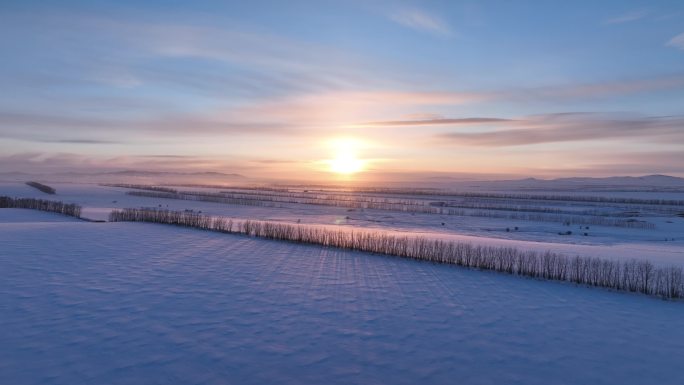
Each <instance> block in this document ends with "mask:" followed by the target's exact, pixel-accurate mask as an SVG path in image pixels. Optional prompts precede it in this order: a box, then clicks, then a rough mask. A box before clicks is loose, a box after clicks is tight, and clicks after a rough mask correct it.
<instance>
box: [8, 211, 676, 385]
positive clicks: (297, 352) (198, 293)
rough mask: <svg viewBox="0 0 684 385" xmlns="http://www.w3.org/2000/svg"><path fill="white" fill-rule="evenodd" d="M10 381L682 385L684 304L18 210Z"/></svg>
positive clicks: (13, 230) (12, 255)
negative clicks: (682, 322)
mask: <svg viewBox="0 0 684 385" xmlns="http://www.w3.org/2000/svg"><path fill="white" fill-rule="evenodd" d="M0 271H1V272H2V279H1V280H0V314H1V315H2V316H1V317H0V384H12V385H22V384H80V383H87V384H265V383H278V384H302V383H310V384H350V383H358V384H417V383H420V384H453V383H462V384H544V385H548V384H664V385H666V384H682V381H683V379H684V373H683V372H682V369H681V353H682V351H684V329H683V328H681V327H679V325H681V321H682V319H684V306H682V303H680V302H666V301H660V300H657V299H653V298H648V297H644V296H639V295H634V294H624V293H614V292H610V291H607V290H602V289H592V288H585V287H574V286H573V285H569V284H561V283H554V282H542V281H536V280H531V279H521V278H519V277H510V276H506V275H502V274H496V273H487V272H479V271H470V270H466V269H462V268H457V267H452V266H444V265H434V264H430V263H424V262H416V261H410V260H404V259H399V258H391V257H382V256H377V255H370V254H364V253H355V252H346V251H340V250H335V249H326V248H322V247H317V246H303V245H296V244H291V243H284V242H276V241H266V240H257V239H253V238H247V237H244V236H236V235H227V234H217V233H210V232H202V231H197V230H192V229H182V228H175V227H170V226H162V225H153V224H139V223H92V222H80V221H76V220H73V219H70V218H67V217H62V216H58V215H56V214H50V213H42V212H36V211H31V210H20V209H0Z"/></svg>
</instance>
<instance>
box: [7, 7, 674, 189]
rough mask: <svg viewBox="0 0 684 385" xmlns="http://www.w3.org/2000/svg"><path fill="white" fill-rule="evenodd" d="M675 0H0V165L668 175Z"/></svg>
mask: <svg viewBox="0 0 684 385" xmlns="http://www.w3.org/2000/svg"><path fill="white" fill-rule="evenodd" d="M683 18H684V4H682V3H681V2H679V1H661V2H658V3H655V4H654V3H652V2H648V1H603V2H588V1H580V2H572V3H567V2H560V1H558V2H555V1H554V2H515V3H513V2H496V1H478V2H475V1H472V2H471V1H458V2H443V1H379V2H372V3H368V2H362V1H350V2H333V1H330V2H328V1H326V2H306V1H292V2H273V1H255V2H250V3H244V2H218V1H216V2H214V1H200V2H190V3H173V5H170V4H169V3H165V2H156V1H146V2H130V1H119V2H107V1H88V2H85V1H64V2H60V3H59V5H57V4H49V5H45V4H41V3H40V2H34V1H25V2H18V3H13V4H4V6H3V12H2V14H0V31H2V32H3V33H2V37H0V46H1V47H2V50H3V52H4V55H3V58H4V60H3V64H2V65H0V81H2V84H3V90H4V92H3V94H2V96H0V98H1V99H0V100H2V102H1V105H0V173H7V172H27V173H48V174H49V173H65V172H107V171H121V170H149V171H167V172H168V171H173V172H188V173H195V172H222V173H236V174H241V175H244V176H247V177H249V178H256V179H291V180H310V181H314V182H336V181H339V180H346V181H349V180H355V181H367V182H368V181H370V182H372V181H373V180H377V181H382V180H386V179H388V178H391V179H396V180H411V179H412V178H430V177H435V178H462V179H480V180H485V179H492V180H498V179H518V178H526V177H536V178H544V179H549V178H563V177H607V176H642V175H649V174H666V175H672V176H678V177H684V111H683V109H682V106H684V70H682V66H681V64H682V59H684V28H683V27H682V23H681V22H682V19H683Z"/></svg>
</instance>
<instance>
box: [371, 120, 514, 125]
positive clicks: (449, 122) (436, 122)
mask: <svg viewBox="0 0 684 385" xmlns="http://www.w3.org/2000/svg"><path fill="white" fill-rule="evenodd" d="M508 122H512V120H510V119H500V118H457V119H453V118H432V119H412V120H386V121H376V122H367V123H362V124H360V125H359V126H362V127H363V126H375V127H392V126H445V125H448V126H454V125H473V124H491V123H508Z"/></svg>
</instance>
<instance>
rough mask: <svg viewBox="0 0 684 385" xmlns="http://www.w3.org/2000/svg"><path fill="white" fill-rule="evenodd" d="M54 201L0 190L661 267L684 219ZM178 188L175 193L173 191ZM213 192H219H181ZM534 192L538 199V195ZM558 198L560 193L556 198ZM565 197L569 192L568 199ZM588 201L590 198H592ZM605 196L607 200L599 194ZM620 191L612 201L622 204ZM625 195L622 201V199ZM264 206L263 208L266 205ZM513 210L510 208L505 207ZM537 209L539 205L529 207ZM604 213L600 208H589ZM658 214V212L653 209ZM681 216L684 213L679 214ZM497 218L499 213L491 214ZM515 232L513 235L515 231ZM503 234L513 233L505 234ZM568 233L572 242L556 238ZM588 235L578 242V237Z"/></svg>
mask: <svg viewBox="0 0 684 385" xmlns="http://www.w3.org/2000/svg"><path fill="white" fill-rule="evenodd" d="M51 185H53V186H54V187H55V188H56V189H57V192H58V193H57V195H54V196H48V195H46V194H44V193H42V192H40V191H38V190H35V189H33V188H31V187H29V186H26V185H24V184H22V183H19V182H2V183H0V195H8V196H12V197H35V198H42V199H55V200H61V201H65V202H68V203H77V204H79V205H82V206H83V215H84V216H85V217H86V218H90V219H97V220H104V219H106V218H107V215H108V214H109V212H111V210H113V209H120V208H125V207H161V208H164V209H170V210H181V211H182V210H195V211H202V212H203V213H205V214H211V215H217V216H225V217H231V218H237V219H259V220H269V221H281V222H290V223H298V222H300V223H307V224H316V225H322V226H334V227H337V228H345V229H356V228H362V229H375V230H378V231H387V232H393V233H396V232H399V233H407V234H411V235H422V236H425V237H429V238H443V239H451V240H456V241H464V242H469V243H472V244H481V245H496V246H513V247H517V248H521V249H529V250H537V251H541V252H543V251H546V250H552V251H556V252H561V253H565V254H567V255H583V256H596V257H602V258H640V259H649V260H651V261H653V262H654V263H657V264H662V265H673V264H677V265H684V217H678V216H676V215H672V214H667V215H666V214H661V213H658V212H651V211H647V212H644V213H640V215H639V216H637V217H636V219H638V220H644V221H647V222H649V223H652V224H653V225H654V228H652V229H643V228H622V227H611V226H596V225H591V226H589V227H590V230H580V229H579V227H582V226H577V225H571V226H566V225H564V224H563V223H555V222H538V221H529V220H513V219H501V218H485V217H473V216H459V215H434V214H420V213H405V212H398V211H386V210H377V209H349V208H345V207H333V206H321V205H310V204H288V203H277V205H278V206H279V207H258V206H250V205H237V204H225V203H213V202H204V201H192V200H177V199H162V198H151V197H143V196H132V195H127V194H126V192H128V191H132V190H130V189H125V188H119V187H107V186H99V185H95V184H66V183H62V184H60V183H54V184H51ZM179 188H180V187H179ZM185 189H189V190H200V191H209V192H216V191H218V190H217V189H198V188H187V187H186V188H185ZM536 193H539V192H536ZM554 193H555V194H558V192H554ZM568 194H570V193H568ZM586 194H587V195H591V196H596V195H598V193H595V192H591V193H586ZM602 194H603V195H605V194H607V193H605V192H604V193H602ZM620 194H621V193H620V192H615V193H614V196H618V197H624V196H621V195H620ZM623 195H624V194H623ZM628 197H629V198H646V199H681V200H684V193H682V194H675V193H668V194H662V193H647V192H642V193H639V194H636V193H631V194H630V195H629V196H628ZM267 203H268V202H267ZM511 204H512V203H511ZM535 205H537V203H535ZM544 207H546V208H550V209H562V210H575V211H577V210H583V209H587V207H584V206H581V205H569V204H568V203H567V202H551V203H550V204H548V203H547V206H544ZM588 207H589V208H590V209H602V207H601V205H593V206H588ZM656 209H660V207H656ZM681 210H683V211H684V208H681ZM491 212H494V213H495V214H499V213H501V212H503V211H501V210H496V211H495V210H491ZM516 228H517V230H515V229H516ZM506 229H509V230H511V231H506ZM566 231H572V232H573V234H572V235H571V236H567V235H559V233H565V232H566ZM585 231H586V232H587V233H588V236H583V235H581V234H583V232H585Z"/></svg>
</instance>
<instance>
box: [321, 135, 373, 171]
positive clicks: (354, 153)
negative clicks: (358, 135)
mask: <svg viewBox="0 0 684 385" xmlns="http://www.w3.org/2000/svg"><path fill="white" fill-rule="evenodd" d="M330 145H331V147H332V148H333V151H334V158H333V159H331V160H329V162H328V163H329V166H330V171H331V172H334V173H337V174H343V175H350V174H355V173H357V172H360V171H363V169H364V166H365V163H366V162H365V161H364V160H362V159H359V158H358V151H359V149H360V147H361V143H360V142H359V141H358V140H354V139H335V140H333V141H331V143H330Z"/></svg>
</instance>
